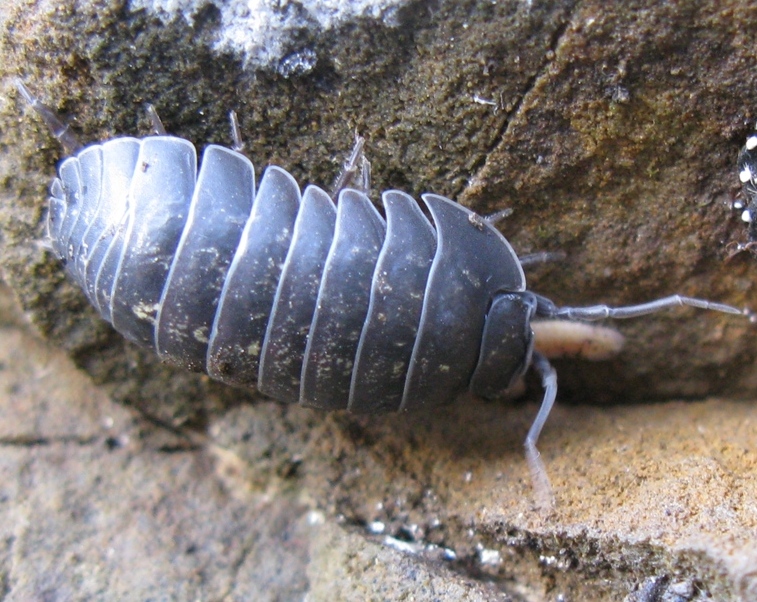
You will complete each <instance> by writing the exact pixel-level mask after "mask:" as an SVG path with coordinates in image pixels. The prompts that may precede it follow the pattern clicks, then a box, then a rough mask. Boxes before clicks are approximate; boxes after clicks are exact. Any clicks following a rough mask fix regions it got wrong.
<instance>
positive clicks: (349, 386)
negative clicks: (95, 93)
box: [19, 84, 744, 500]
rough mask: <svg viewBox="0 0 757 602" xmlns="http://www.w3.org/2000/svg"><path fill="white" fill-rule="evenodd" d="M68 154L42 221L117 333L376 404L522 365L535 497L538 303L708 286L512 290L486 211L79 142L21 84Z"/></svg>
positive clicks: (303, 391)
mask: <svg viewBox="0 0 757 602" xmlns="http://www.w3.org/2000/svg"><path fill="white" fill-rule="evenodd" d="M19 89H20V91H21V93H22V94H23V95H24V97H25V98H26V100H27V101H28V102H29V103H30V104H31V105H32V106H33V107H34V109H35V110H36V111H37V112H38V113H39V114H40V115H41V116H42V117H43V118H44V119H45V121H46V122H47V124H48V125H49V126H50V128H51V129H52V131H53V133H54V134H55V135H56V137H58V138H59V139H60V140H61V141H62V142H63V144H64V145H65V146H67V147H68V149H69V150H70V151H71V152H73V156H71V157H69V158H67V159H65V160H64V161H63V162H62V163H61V164H60V167H59V170H58V178H57V179H56V180H55V181H54V182H53V185H52V188H51V197H50V209H49V215H48V224H47V227H48V236H49V239H50V244H51V246H52V249H53V251H54V252H55V254H56V255H57V256H58V257H59V258H60V259H61V260H62V261H64V262H65V264H66V269H67V270H68V272H69V273H70V274H71V275H72V276H73V278H74V279H75V280H76V281H77V282H78V283H79V285H80V286H81V288H82V290H83V291H84V292H85V293H86V295H87V296H88V297H89V300H90V302H91V303H92V305H93V306H94V307H96V308H97V310H98V311H99V312H100V314H101V315H102V316H103V318H105V319H106V320H108V321H109V322H111V323H112V324H113V326H114V327H115V329H116V330H118V331H119V332H121V333H122V334H123V335H124V336H126V337H127V338H128V339H129V340H131V341H134V342H135V343H137V344H139V345H143V346H148V347H150V346H151V347H154V348H155V349H156V350H157V352H158V354H159V355H160V357H161V358H163V359H165V360H167V361H170V362H172V363H175V364H178V365H180V366H183V367H185V368H188V369H190V370H205V371H207V373H208V374H209V375H210V376H211V377H213V378H215V379H218V380H220V381H223V382H227V383H229V384H232V385H242V386H256V387H257V388H258V389H259V390H260V391H261V392H263V393H265V394H267V395H270V396H271V397H273V398H274V399H278V400H280V401H287V402H296V403H297V402H298V403H301V404H303V405H306V406H309V407H314V408H319V409H326V410H337V409H346V410H350V411H353V412H365V413H377V412H388V411H397V410H415V409H424V408H432V407H435V406H439V405H442V404H447V403H449V402H451V401H452V400H453V399H455V397H456V396H458V394H459V393H460V392H462V391H464V390H466V389H469V390H471V391H472V392H473V393H475V394H477V395H481V396H484V397H497V396H499V395H501V394H503V393H504V392H505V391H506V390H507V389H508V388H509V387H510V386H511V385H512V384H513V383H514V382H515V381H516V380H517V379H518V378H519V377H520V376H521V375H522V374H523V373H524V372H525V371H526V370H527V369H528V367H529V366H531V365H532V366H533V367H534V368H535V369H536V370H537V372H538V373H539V375H540V376H541V379H542V382H543V385H544V389H545V393H544V400H543V402H542V407H541V409H540V411H539V414H538V416H537V418H536V420H535V421H534V424H533V425H532V427H531V429H530V431H529V434H528V437H527V439H526V443H525V445H526V450H527V458H528V461H529V466H530V468H531V471H532V474H533V476H534V480H535V483H536V487H537V493H538V494H539V497H540V498H541V499H542V500H544V499H545V498H547V497H548V496H549V485H548V480H547V478H546V473H545V471H544V468H543V466H542V464H541V461H540V460H539V454H538V452H537V450H536V441H537V439H538V436H539V432H540V431H541V428H542V426H543V424H544V422H545V420H546V418H547V416H548V414H549V411H550V409H551V407H552V404H553V402H554V398H555V394H556V391H557V378H556V375H555V372H554V369H553V368H552V367H551V366H550V364H549V362H548V361H547V359H546V358H544V357H543V356H541V355H540V354H539V353H537V352H534V350H533V333H532V330H531V321H532V320H533V319H535V318H540V317H544V318H555V317H558V318H564V319H566V320H589V321H592V320H599V319H603V318H608V317H609V318H630V317H634V316H639V315H643V314H648V313H652V312H655V311H659V310H661V309H663V308H667V307H671V306H677V305H690V306H693V307H699V308H703V309H712V310H716V311H722V312H727V313H732V314H742V313H744V312H742V311H740V310H738V309H736V308H733V307H730V306H727V305H723V304H719V303H711V302H708V301H703V300H699V299H692V298H688V297H681V296H678V295H675V296H671V297H666V298H664V299H659V300H656V301H652V302H650V303H647V304H644V305H638V306H631V307H622V308H610V307H607V306H604V305H597V306H591V307H585V308H570V307H563V308H558V307H556V306H555V305H554V304H553V303H552V302H550V301H549V300H547V299H545V298H543V297H540V296H539V295H536V294H534V293H531V292H529V291H528V290H526V280H525V277H524V274H523V268H522V264H523V263H525V262H524V261H522V260H520V259H519V258H518V256H517V255H516V254H515V252H514V251H513V249H512V247H511V246H510V244H509V243H508V242H507V240H506V239H505V238H504V237H503V236H502V234H500V232H499V231H498V230H496V229H495V228H494V227H493V226H492V224H491V220H487V219H486V218H482V217H480V216H478V215H477V214H475V213H473V212H471V211H470V210H468V209H466V208H464V207H462V206H460V205H458V204H457V203H454V202H453V201H451V200H449V199H446V198H444V197H441V196H438V195H434V194H426V195H423V202H424V204H425V207H426V209H427V210H428V213H429V215H430V217H431V219H429V218H428V217H426V215H424V213H423V212H422V211H421V209H420V207H419V206H418V204H417V203H416V201H415V200H414V199H412V198H411V197H410V196H408V195H407V194H405V193H403V192H399V191H388V192H385V193H383V195H382V201H383V206H384V214H385V216H382V215H381V214H380V213H379V212H378V211H377V210H376V208H375V207H374V206H373V204H372V203H371V201H370V200H369V199H368V197H367V196H366V195H365V194H364V193H363V192H361V191H359V190H353V189H344V190H341V191H340V192H339V194H338V199H337V203H336V205H335V204H334V202H333V201H332V198H331V197H330V196H329V195H328V194H327V193H326V192H324V191H323V190H321V189H320V188H317V187H315V186H308V187H307V188H305V190H304V191H303V192H301V191H300V187H299V185H298V184H297V183H296V182H295V180H294V179H293V178H292V176H291V175H289V174H288V173H287V172H286V171H284V170H283V169H281V168H278V167H269V168H268V169H267V170H266V171H265V173H264V174H263V177H262V179H261V181H260V184H259V186H257V188H256V179H255V173H254V169H253V166H252V163H250V161H249V159H247V158H246V157H245V156H244V155H242V154H241V153H239V152H237V151H236V150H231V149H228V148H224V147H221V146H216V145H210V146H208V147H207V148H206V150H205V152H204V155H203V158H202V161H201V162H200V164H199V169H198V162H197V156H196V150H195V147H194V145H193V144H191V143H190V142H188V141H187V140H183V139H181V138H176V137H172V136H167V135H157V136H149V137H146V138H139V139H138V138H114V139H112V140H108V141H107V142H104V143H102V144H92V145H90V146H86V147H84V148H79V146H78V143H77V142H76V141H75V139H74V138H73V137H72V136H71V135H70V133H68V132H67V131H66V128H65V127H63V125H62V123H61V122H60V121H59V120H58V118H57V117H56V116H55V115H54V114H53V113H52V112H51V111H50V110H49V109H48V108H46V107H45V106H44V105H42V104H41V103H39V102H38V101H37V100H35V99H34V98H33V97H32V96H31V95H30V94H29V92H28V91H27V90H26V89H25V88H24V87H23V84H19Z"/></svg>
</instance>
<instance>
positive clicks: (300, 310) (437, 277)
mask: <svg viewBox="0 0 757 602" xmlns="http://www.w3.org/2000/svg"><path fill="white" fill-rule="evenodd" d="M196 165H197V161H196V154H195V148H194V146H193V145H192V144H190V143H189V142H187V141H186V140H183V139H180V138H175V137H170V136H152V137H148V138H143V139H141V140H140V139H135V138H116V139H113V140H109V141H107V142H105V143H103V144H95V145H91V146H88V147H86V148H85V149H83V150H81V151H79V152H78V153H77V154H76V155H74V156H73V157H69V158H68V159H66V160H64V161H63V163H62V164H61V166H60V169H59V178H58V179H56V180H55V182H54V184H53V186H52V196H51V199H50V212H49V221H48V232H49V235H50V238H51V241H52V246H53V250H54V251H55V252H56V254H57V255H58V256H59V257H60V258H61V259H62V260H64V261H65V262H66V266H67V269H68V271H69V273H70V274H71V275H72V276H73V277H74V278H75V279H76V281H77V282H78V283H79V285H80V286H81V287H82V289H83V290H84V291H85V293H86V294H87V295H88V297H89V299H90V301H91V303H92V304H93V305H94V306H95V307H96V308H97V309H98V311H99V312H100V314H101V315H102V316H103V318H105V319H106V320H108V321H110V322H111V323H112V324H113V326H114V327H115V328H116V330H118V331H119V332H121V333H122V334H123V335H124V336H126V337H127V338H128V339H130V340H131V341H134V342H135V343H137V344H140V345H143V346H154V347H155V348H156V350H157V352H158V354H159V355H160V356H161V358H163V359H166V360H168V361H171V362H173V363H176V364H179V365H181V366H183V367H185V368H188V369H190V370H206V371H207V372H208V374H209V375H210V376H212V377H213V378H216V379H218V380H221V381H224V382H227V383H230V384H234V385H242V386H252V385H256V384H257V387H258V388H259V390H260V391H261V392H263V393H265V394H268V395H270V396H271V397H274V398H276V399H279V400H282V401H290V402H297V401H299V402H301V403H303V404H304V405H308V406H312V407H318V408H322V409H343V408H344V409H350V410H352V411H358V412H377V411H391V410H398V409H410V408H415V407H419V406H432V405H439V404H442V403H447V402H449V401H451V400H452V399H453V398H454V396H455V395H457V394H458V393H459V392H460V391H461V390H462V389H464V388H466V387H467V386H468V383H469V382H470V383H471V388H472V389H473V390H474V392H476V393H480V394H486V395H487V396H491V395H493V394H496V393H498V392H502V391H504V389H506V388H507V387H508V386H509V384H510V382H511V381H512V380H513V379H514V378H515V377H517V376H519V375H520V374H522V373H523V371H524V370H525V369H526V367H527V366H528V363H529V361H530V354H531V347H532V335H531V331H530V328H529V327H528V324H529V322H530V318H531V316H532V315H533V313H534V311H535V309H536V305H537V302H536V299H535V297H534V296H533V295H531V294H530V293H527V292H525V278H524V275H523V270H522V268H521V265H520V262H519V261H518V257H517V255H516V254H515V252H514V251H513V249H512V247H511V246H510V245H509V243H508V242H507V241H506V240H505V238H504V237H503V236H502V235H501V234H500V233H499V232H498V231H497V230H496V229H495V228H493V227H492V226H491V225H490V224H489V223H488V222H486V221H485V220H483V219H480V218H478V216H476V215H475V214H474V213H472V212H471V211H469V210H468V209H466V208H464V207H462V206H460V205H458V204H456V203H453V202H452V201H450V200H449V199H445V198H443V197H440V196H437V195H430V194H429V195H424V197H423V200H424V202H425V204H426V207H427V208H428V210H429V213H430V214H431V216H432V219H433V222H434V226H435V227H432V225H431V223H430V222H429V220H428V219H427V218H426V216H424V214H423V213H422V212H421V210H420V208H419V206H418V205H417V203H416V202H415V201H414V200H413V199H412V198H411V197H410V196H408V195H406V194H404V193H402V192H398V191H388V192H385V193H384V194H383V196H382V199H383V204H384V209H385V212H386V221H385V220H384V218H383V217H382V216H381V215H380V214H379V212H378V211H377V210H376V209H375V207H374V206H373V205H372V203H371V202H370V200H369V199H368V197H367V196H366V195H365V194H364V193H362V192H359V191H357V190H350V189H347V190H343V191H342V192H341V193H340V195H339V200H338V203H337V206H336V207H335V206H334V204H333V203H332V201H331V199H330V197H329V195H328V194H327V193H325V192H324V191H323V190H321V189H320V188H317V187H315V186H309V187H307V188H306V189H305V191H304V193H303V194H302V195H301V194H300V188H299V186H298V185H297V183H296V182H295V181H294V179H293V178H292V176H291V175H289V174H288V173H287V172H286V171H284V170H283V169H281V168H278V167H269V168H268V169H267V170H266V171H265V173H264V175H263V178H262V180H261V182H260V186H259V188H258V189H257V191H256V189H255V176H254V169H253V166H252V164H251V163H250V161H249V160H248V159H247V158H246V157H244V156H243V155H242V154H240V153H238V152H236V151H233V150H230V149H227V148H224V147H220V146H216V145H211V146H208V147H207V148H206V150H205V152H204V155H203V160H202V162H201V163H200V167H199V172H198V170H197V167H196ZM477 218H478V219H477ZM452 275H454V277H453V276H452ZM495 298H496V299H497V300H496V301H495V302H494V306H495V308H496V307H498V306H500V305H502V306H503V307H506V308H507V311H506V313H507V316H508V317H507V318H506V319H505V321H506V322H507V324H506V326H507V327H511V326H513V325H517V326H516V328H514V329H513V333H512V335H511V336H510V339H509V341H508V344H507V345H506V349H507V352H506V357H505V358H503V360H504V361H497V367H496V370H494V371H493V373H490V372H492V371H491V365H490V361H486V360H483V361H479V349H480V348H481V344H482V336H483V340H484V346H485V347H489V348H491V353H493V354H495V355H500V354H501V352H500V351H498V350H497V349H496V348H497V347H501V344H495V343H494V342H493V341H491V342H488V340H487V339H488V338H489V337H490V335H487V334H486V333H487V330H485V329H484V323H485V321H486V320H487V310H488V311H489V314H488V315H489V317H488V320H490V321H491V322H490V326H489V329H488V330H489V331H491V330H492V329H493V328H495V329H496V327H493V326H491V324H492V323H494V318H493V316H496V315H499V313H498V310H497V309H494V308H493V309H489V305H490V304H492V300H493V299H495ZM513 312H517V313H513ZM514 316H517V318H514ZM513 318H514V319H513ZM513 321H514V324H510V323H511V322H513ZM482 333H483V335H482ZM515 346H517V351H516V347H515Z"/></svg>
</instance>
